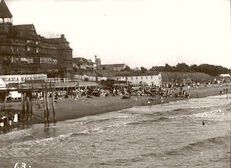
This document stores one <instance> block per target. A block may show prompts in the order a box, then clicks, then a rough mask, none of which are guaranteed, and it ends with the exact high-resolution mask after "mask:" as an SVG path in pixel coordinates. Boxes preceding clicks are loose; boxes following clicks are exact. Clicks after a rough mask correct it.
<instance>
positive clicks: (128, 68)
mask: <svg viewBox="0 0 231 168" xmlns="http://www.w3.org/2000/svg"><path fill="white" fill-rule="evenodd" d="M122 71H131V68H130V67H129V66H126V67H125V68H124V69H123V70H122Z"/></svg>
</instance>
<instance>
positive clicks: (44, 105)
mask: <svg viewBox="0 0 231 168" xmlns="http://www.w3.org/2000/svg"><path fill="white" fill-rule="evenodd" d="M45 92H46V91H45V90H44V91H43V110H44V123H45V125H46V124H47V117H46V116H47V111H46V110H47V108H46V94H45Z"/></svg>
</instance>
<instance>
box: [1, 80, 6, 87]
mask: <svg viewBox="0 0 231 168" xmlns="http://www.w3.org/2000/svg"><path fill="white" fill-rule="evenodd" d="M5 88H6V84H5V82H4V81H3V80H2V79H0V89H5Z"/></svg>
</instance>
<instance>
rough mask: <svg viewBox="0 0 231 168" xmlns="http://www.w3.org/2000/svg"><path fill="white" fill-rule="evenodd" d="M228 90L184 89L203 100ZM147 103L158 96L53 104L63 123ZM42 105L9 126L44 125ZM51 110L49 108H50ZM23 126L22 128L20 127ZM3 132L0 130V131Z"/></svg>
mask: <svg viewBox="0 0 231 168" xmlns="http://www.w3.org/2000/svg"><path fill="white" fill-rule="evenodd" d="M225 88H228V94H230V93H231V84H229V85H227V86H226V85H225V86H210V87H203V88H191V89H186V91H187V92H188V93H189V94H190V98H189V99H191V98H203V97H207V96H215V95H219V93H220V90H223V89H225ZM179 100H187V98H185V97H174V96H172V97H165V98H164V102H163V103H168V102H170V101H179ZM148 101H150V104H151V105H156V104H161V103H162V102H161V99H160V96H155V97H149V96H131V98H129V99H122V97H121V96H108V97H93V98H86V97H84V98H80V99H77V100H74V99H70V98H68V99H65V98H64V99H62V100H58V102H57V103H55V106H56V108H55V109H56V121H57V122H60V121H65V120H71V119H77V118H81V117H85V116H89V115H97V114H102V113H107V112H112V111H119V110H123V109H128V108H132V107H135V106H148V105H150V104H148ZM42 107H43V105H42V101H34V102H33V118H32V120H30V121H28V122H18V123H14V124H13V125H12V126H10V128H9V130H10V129H12V128H20V127H23V126H25V125H32V124H42V123H43V124H44V122H43V108H42ZM8 108H9V110H10V111H20V109H21V103H20V102H18V103H9V104H8ZM50 109H51V107H50ZM52 123H53V118H52V110H50V124H52ZM22 125H23V126H22ZM1 130H3V129H2V128H0V131H1Z"/></svg>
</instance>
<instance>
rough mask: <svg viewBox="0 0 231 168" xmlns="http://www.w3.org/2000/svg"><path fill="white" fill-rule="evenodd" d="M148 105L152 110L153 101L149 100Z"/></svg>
mask: <svg viewBox="0 0 231 168" xmlns="http://www.w3.org/2000/svg"><path fill="white" fill-rule="evenodd" d="M148 105H149V108H151V107H152V105H151V101H150V100H148Z"/></svg>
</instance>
